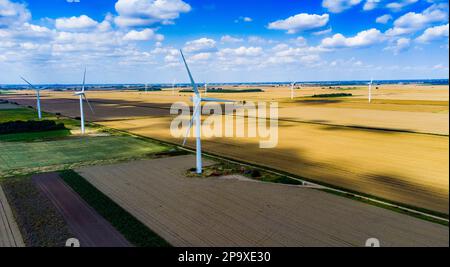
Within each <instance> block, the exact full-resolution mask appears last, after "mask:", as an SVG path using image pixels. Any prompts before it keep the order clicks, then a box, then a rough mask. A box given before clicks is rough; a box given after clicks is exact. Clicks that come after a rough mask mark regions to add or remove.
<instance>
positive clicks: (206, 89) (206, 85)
mask: <svg viewBox="0 0 450 267" xmlns="http://www.w3.org/2000/svg"><path fill="white" fill-rule="evenodd" d="M207 94H208V84H207V83H206V82H205V95H207Z"/></svg>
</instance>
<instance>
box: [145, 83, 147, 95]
mask: <svg viewBox="0 0 450 267" xmlns="http://www.w3.org/2000/svg"><path fill="white" fill-rule="evenodd" d="M145 93H147V84H145Z"/></svg>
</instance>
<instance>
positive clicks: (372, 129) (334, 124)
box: [90, 100, 449, 137]
mask: <svg viewBox="0 0 450 267" xmlns="http://www.w3.org/2000/svg"><path fill="white" fill-rule="evenodd" d="M90 101H91V102H93V103H95V102H97V103H103V104H111V103H110V102H108V101H99V100H90ZM119 106H120V105H119ZM124 106H132V107H138V108H148V109H163V110H170V107H161V106H145V105H136V104H126V105H124ZM167 116H171V115H169V114H168V115H167ZM222 116H231V117H241V118H246V119H248V118H255V119H258V117H251V116H249V115H244V116H240V115H237V114H233V115H230V114H222ZM138 118H139V117H135V118H133V117H130V118H127V120H129V119H138ZM123 120H124V119H110V120H101V121H123ZM265 120H266V121H267V122H269V121H270V120H271V118H266V119H265ZM277 121H284V122H293V123H302V124H312V125H324V126H333V127H342V128H351V129H359V130H367V131H381V132H399V133H409V134H423V135H432V136H444V137H448V136H449V135H448V134H441V133H429V132H420V131H413V130H407V129H394V128H392V129H391V128H381V127H372V126H358V125H345V124H336V123H325V122H314V121H307V120H293V119H283V118H278V119H277Z"/></svg>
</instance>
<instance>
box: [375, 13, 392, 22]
mask: <svg viewBox="0 0 450 267" xmlns="http://www.w3.org/2000/svg"><path fill="white" fill-rule="evenodd" d="M391 19H392V16H391V15H390V14H384V15H382V16H379V17H377V18H376V20H375V21H376V23H380V24H386V23H388V22H389V21H390V20H391Z"/></svg>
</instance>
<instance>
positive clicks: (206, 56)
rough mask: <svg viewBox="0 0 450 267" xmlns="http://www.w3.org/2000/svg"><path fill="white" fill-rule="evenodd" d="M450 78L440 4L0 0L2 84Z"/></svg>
mask: <svg viewBox="0 0 450 267" xmlns="http://www.w3.org/2000/svg"><path fill="white" fill-rule="evenodd" d="M180 48H181V49H183V50H184V51H185V53H186V56H187V59H188V61H189V63H190V65H191V68H192V71H193V73H194V76H195V78H196V79H197V81H198V82H204V81H206V82H251V81H255V82H258V81H293V80H296V81H312V80H367V79H370V77H374V79H415V78H417V79H422V78H448V72H449V69H448V65H449V64H448V56H449V55H448V53H449V46H448V4H447V1H440V0H393V1H391V0H316V1H312V0H309V1H308V0H290V1H288V0H284V1H280V0H277V1H276V0H264V1H261V0H260V1H256V0H241V1H238V0H228V1H212V0H203V1H201V0H78V1H77V0H46V1H42V0H0V84H5V83H18V82H19V75H24V76H26V77H28V78H29V79H30V80H32V81H33V82H35V83H78V82H79V80H80V77H81V74H82V70H83V68H84V66H86V67H87V69H88V76H87V78H88V81H89V82H91V83H146V82H147V83H160V82H172V81H173V80H176V81H177V82H186V81H187V77H186V74H185V71H184V69H183V68H182V65H181V62H180V60H181V58H180V56H179V54H178V51H177V49H180Z"/></svg>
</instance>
